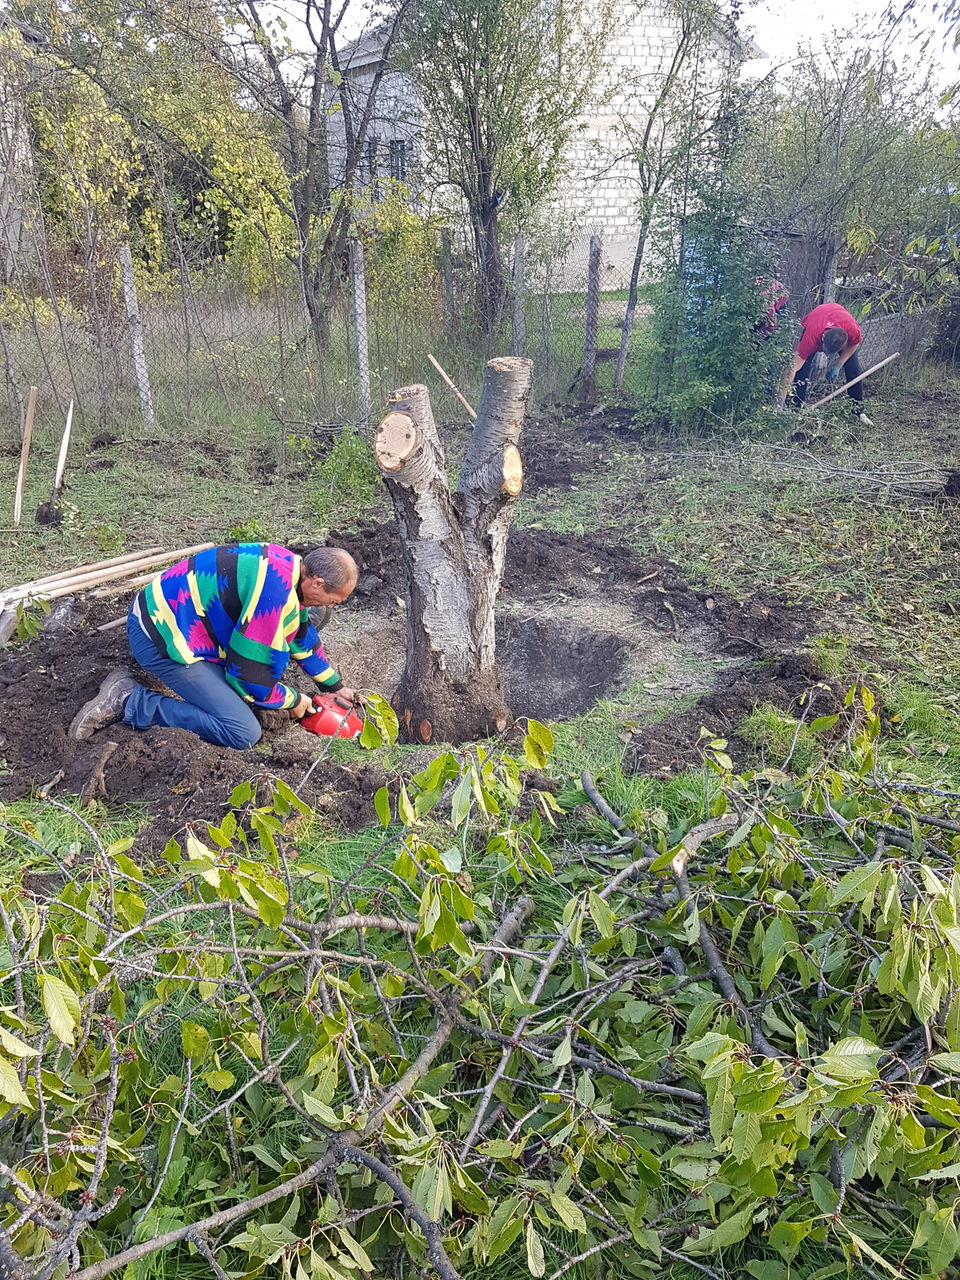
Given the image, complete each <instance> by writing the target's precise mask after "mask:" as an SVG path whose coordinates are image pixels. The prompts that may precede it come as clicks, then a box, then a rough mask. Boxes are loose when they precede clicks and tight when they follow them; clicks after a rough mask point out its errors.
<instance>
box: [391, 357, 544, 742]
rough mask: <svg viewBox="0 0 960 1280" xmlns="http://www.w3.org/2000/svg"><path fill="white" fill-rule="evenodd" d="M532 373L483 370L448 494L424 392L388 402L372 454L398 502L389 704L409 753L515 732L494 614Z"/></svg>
mask: <svg viewBox="0 0 960 1280" xmlns="http://www.w3.org/2000/svg"><path fill="white" fill-rule="evenodd" d="M532 383H533V364H532V362H531V361H530V360H525V359H521V358H519V357H516V356H498V357H497V358H496V359H493V360H490V361H489V362H488V363H487V367H486V370H485V373H484V379H483V390H482V392H481V395H480V405H479V408H478V410H477V421H476V425H475V427H474V429H473V435H472V436H471V438H470V444H469V447H468V449H467V454H466V457H465V458H464V462H463V467H462V470H461V472H460V482H459V484H458V486H457V490H456V492H455V493H451V492H450V487H449V485H448V483H447V473H446V462H445V458H444V453H443V445H442V444H441V441H440V437H439V434H438V432H437V426H436V423H435V422H434V418H433V410H432V408H431V405H430V395H429V392H428V391H427V388H426V387H424V386H420V385H417V386H411V387H402V388H401V389H400V390H398V391H396V392H394V394H393V395H392V396H391V398H390V412H389V413H388V414H387V416H386V417H385V418H384V419H383V421H382V422H381V423H380V426H379V427H378V429H377V433H376V438H375V441H374V453H375V455H376V459H377V463H378V465H379V467H380V470H381V472H382V474H383V478H384V481H385V482H386V485H387V488H388V489H389V491H390V496H391V498H392V499H393V507H394V511H395V513H396V517H397V523H398V525H399V527H400V536H401V541H402V545H403V564H404V572H405V577H406V583H407V654H406V664H405V666H404V671H403V676H402V678H401V680H400V685H399V688H398V689H397V692H396V694H395V695H394V699H393V705H394V707H395V709H396V711H397V714H398V715H399V717H400V727H401V734H402V736H403V738H404V739H405V740H406V741H408V742H435V741H442V742H465V741H468V740H471V739H474V738H482V737H487V736H489V735H490V734H493V733H498V732H501V731H502V730H504V729H505V728H506V727H507V726H508V725H509V724H510V722H511V719H512V717H511V714H510V710H509V708H508V707H507V702H506V696H505V693H504V688H503V681H502V680H501V678H500V672H499V671H498V669H497V661H496V637H495V632H494V605H495V603H496V598H497V592H498V591H499V589H500V584H501V582H502V580H503V568H504V561H505V558H506V551H507V538H508V535H509V532H510V525H511V523H512V521H513V511H514V507H515V505H516V499H517V495H518V494H519V493H520V491H521V489H522V487H523V461H522V458H521V455H520V449H519V447H518V445H519V440H520V431H521V427H522V424H523V417H524V414H525V412H526V407H527V400H528V398H529V395H530V388H531V386H532Z"/></svg>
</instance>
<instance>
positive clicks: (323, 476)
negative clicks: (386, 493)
mask: <svg viewBox="0 0 960 1280" xmlns="http://www.w3.org/2000/svg"><path fill="white" fill-rule="evenodd" d="M310 489H311V492H310V510H311V514H312V515H315V516H316V518H317V520H318V522H319V524H320V525H321V527H323V528H329V527H330V526H331V525H336V526H337V528H350V527H351V526H355V525H356V524H358V523H359V522H360V521H362V520H363V519H364V518H365V517H367V516H368V515H369V512H370V507H371V506H372V505H373V503H374V501H375V499H376V497H377V495H378V494H379V492H380V472H379V470H378V468H377V464H376V462H375V460H374V457H373V450H372V449H371V448H370V441H369V440H368V439H367V437H366V436H365V435H363V434H362V433H361V432H360V431H357V430H354V429H351V428H346V429H345V430H344V431H342V432H341V433H340V434H339V435H338V436H337V439H336V442H335V443H334V444H333V446H332V447H331V448H330V449H329V450H328V451H327V452H326V453H325V454H324V455H323V456H322V458H321V459H320V461H319V462H317V463H316V464H315V465H314V467H313V468H312V469H311V472H310Z"/></svg>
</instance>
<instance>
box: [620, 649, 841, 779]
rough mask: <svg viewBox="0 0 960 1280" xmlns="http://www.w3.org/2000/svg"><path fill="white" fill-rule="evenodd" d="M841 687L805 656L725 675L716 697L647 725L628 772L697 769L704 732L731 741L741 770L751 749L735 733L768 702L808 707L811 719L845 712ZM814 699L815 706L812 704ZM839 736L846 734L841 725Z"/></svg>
mask: <svg viewBox="0 0 960 1280" xmlns="http://www.w3.org/2000/svg"><path fill="white" fill-rule="evenodd" d="M843 696H844V691H843V687H842V686H841V685H840V684H839V682H838V681H836V680H833V679H830V678H828V677H826V676H824V675H822V673H821V672H820V671H819V669H818V668H817V666H816V664H815V663H814V662H813V660H812V659H811V658H810V657H809V656H808V655H806V654H802V653H790V654H784V655H782V656H781V657H779V658H776V659H774V660H773V661H766V662H763V663H758V664H757V665H755V666H752V667H749V668H743V667H740V668H735V669H734V670H731V671H726V672H723V673H721V675H720V676H719V678H718V680H717V687H716V690H715V691H714V692H713V693H710V694H707V695H706V697H703V698H700V699H699V700H698V701H697V702H696V703H695V704H694V706H693V707H691V708H690V710H689V711H683V712H678V713H677V714H676V715H671V716H667V717H666V719H664V720H661V721H659V722H658V723H657V724H651V725H645V726H644V727H643V728H641V729H638V730H637V731H636V733H635V734H634V735H633V740H632V742H631V743H630V745H629V747H628V748H627V752H626V755H625V763H624V768H625V769H627V770H629V771H632V772H634V773H660V774H668V773H674V772H677V771H679V770H682V769H687V768H690V767H697V766H699V765H700V764H701V763H702V760H703V753H702V749H701V747H700V745H699V742H700V730H701V728H706V729H709V730H710V732H711V733H714V734H717V735H718V736H720V737H722V738H726V740H727V752H728V754H729V755H730V757H731V758H732V759H733V762H734V764H735V765H736V766H737V767H740V766H742V765H744V764H746V763H747V762H748V761H749V760H750V758H751V756H752V748H751V747H750V746H749V744H748V743H746V742H744V741H743V740H742V739H741V738H738V737H737V735H736V733H735V729H736V727H737V725H738V724H739V723H740V722H741V720H743V718H744V717H745V716H747V715H749V713H750V712H751V711H752V710H753V709H754V707H756V706H759V705H761V704H762V703H770V704H771V705H772V706H774V707H778V708H780V709H781V710H783V711H786V712H788V713H790V714H792V715H798V714H799V713H800V711H801V709H802V708H804V707H807V706H810V710H811V712H812V715H813V716H826V715H834V714H835V713H841V715H842V713H843V711H844V706H843ZM811 700H812V705H811ZM836 731H837V732H842V724H838V726H837V729H836Z"/></svg>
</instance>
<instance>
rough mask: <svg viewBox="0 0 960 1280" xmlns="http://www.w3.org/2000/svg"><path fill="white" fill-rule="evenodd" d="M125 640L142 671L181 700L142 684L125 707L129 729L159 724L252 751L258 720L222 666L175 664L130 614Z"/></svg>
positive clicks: (256, 739)
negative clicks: (158, 681)
mask: <svg viewBox="0 0 960 1280" xmlns="http://www.w3.org/2000/svg"><path fill="white" fill-rule="evenodd" d="M127 639H128V641H129V642H130V652H131V653H132V654H133V656H134V658H136V660H137V662H139V664H140V666H141V667H144V668H145V669H146V670H147V671H149V672H151V673H152V674H153V675H155V676H157V677H158V679H160V680H162V681H163V683H164V684H165V685H166V686H167V688H168V689H172V690H173V692H174V693H176V694H179V695H180V696H179V697H178V698H168V697H167V696H166V695H165V694H162V693H154V692H153V690H152V689H144V687H143V685H139V684H138V685H137V686H136V688H135V689H134V690H133V692H132V693H131V694H130V696H129V698H127V701H126V704H125V706H124V708H123V718H124V720H125V722H126V723H127V724H129V725H132V726H133V728H134V729H149V728H150V727H151V725H155V724H159V725H166V726H167V727H168V728H171V729H189V730H190V732H191V733H195V734H196V735H197V737H198V738H202V739H203V740H204V742H214V743H216V744H217V746H220V747H235V748H237V749H239V750H243V749H244V748H245V747H252V746H253V745H254V743H255V742H257V741H258V740H259V738H260V734H261V728H260V721H259V720H258V719H257V717H256V716H255V715H254V714H253V711H252V709H251V707H250V704H249V703H247V702H244V700H243V698H241V697H240V695H239V694H238V693H235V692H234V691H233V689H231V688H230V686H229V685H228V684H227V678H226V676H225V675H224V671H223V667H219V666H217V664H216V663H215V662H191V663H189V664H184V663H182V662H174V661H173V659H172V658H168V657H167V655H166V654H165V653H161V652H160V651H159V649H158V648H157V646H156V645H155V644H154V643H153V641H152V640H151V639H150V637H149V636H148V635H147V633H146V632H145V631H144V629H143V627H142V626H141V625H140V621H139V619H138V618H137V617H136V616H135V615H134V613H133V612H132V610H131V613H130V616H129V617H128V619H127ZM181 698H182V699H183V701H182V702H181V701H180V699H181Z"/></svg>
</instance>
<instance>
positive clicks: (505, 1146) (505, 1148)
mask: <svg viewBox="0 0 960 1280" xmlns="http://www.w3.org/2000/svg"><path fill="white" fill-rule="evenodd" d="M477 1150H478V1151H479V1152H480V1154H481V1155H482V1156H490V1158H491V1159H492V1160H515V1159H516V1158H517V1154H518V1151H517V1145H516V1143H514V1142H507V1141H506V1139H505V1138H491V1139H490V1141H489V1142H482V1143H481V1144H480V1146H479V1147H477Z"/></svg>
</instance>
